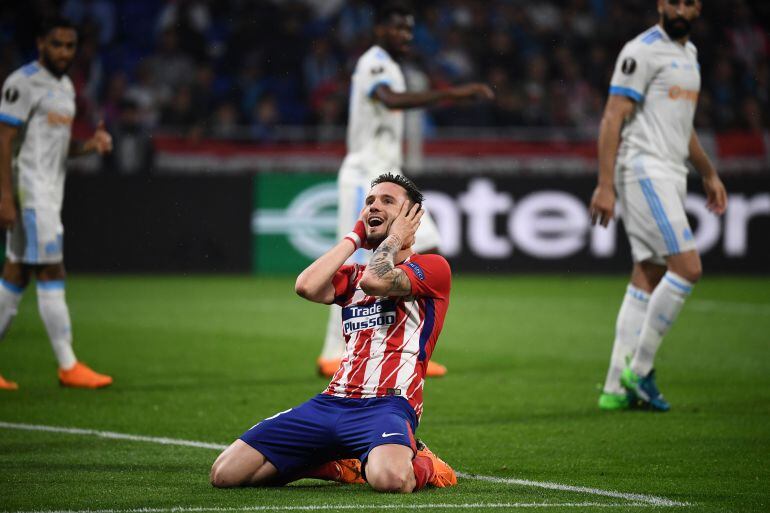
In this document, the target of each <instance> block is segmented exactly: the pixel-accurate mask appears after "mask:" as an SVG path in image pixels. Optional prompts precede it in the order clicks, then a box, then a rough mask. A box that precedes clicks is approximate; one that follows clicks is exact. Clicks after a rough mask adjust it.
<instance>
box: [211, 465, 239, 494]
mask: <svg viewBox="0 0 770 513" xmlns="http://www.w3.org/2000/svg"><path fill="white" fill-rule="evenodd" d="M209 481H210V482H211V486H214V487H215V488H233V487H236V486H244V484H245V483H244V476H243V475H237V473H236V472H234V469H233V468H232V465H228V462H227V460H226V459H225V460H220V459H217V461H215V462H214V464H213V465H212V466H211V472H210V473H209Z"/></svg>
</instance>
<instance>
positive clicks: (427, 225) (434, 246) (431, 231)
mask: <svg viewBox="0 0 770 513" xmlns="http://www.w3.org/2000/svg"><path fill="white" fill-rule="evenodd" d="M440 243H441V237H440V235H439V233H438V227H437V226H436V222H435V221H434V220H433V217H431V215H430V212H428V211H427V210H426V211H425V215H423V216H422V219H421V220H420V226H419V227H418V228H417V233H415V235H414V250H415V251H416V252H417V253H438V252H439V250H438V248H439V244H440ZM446 373H447V369H446V367H445V366H444V365H441V364H440V363H438V362H434V361H433V360H429V361H428V368H427V369H426V370H425V376H427V377H429V378H439V377H441V376H445V375H446Z"/></svg>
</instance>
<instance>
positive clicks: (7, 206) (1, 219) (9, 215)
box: [0, 198, 18, 228]
mask: <svg viewBox="0 0 770 513" xmlns="http://www.w3.org/2000/svg"><path fill="white" fill-rule="evenodd" d="M17 215H18V214H17V212H16V204H15V203H14V201H13V198H9V199H7V200H5V199H3V200H0V228H12V227H13V225H14V224H16V217H17Z"/></svg>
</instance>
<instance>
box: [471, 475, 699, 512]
mask: <svg viewBox="0 0 770 513" xmlns="http://www.w3.org/2000/svg"><path fill="white" fill-rule="evenodd" d="M457 477H464V478H466V479H476V480H479V481H486V482H489V483H499V484H512V485H520V486H532V487H535V488H546V489H548V490H559V491H563V492H578V493H587V494H591V495H601V496H604V497H612V498H614V499H625V500H627V501H636V502H640V503H645V504H649V505H651V506H669V507H673V506H689V505H690V503H688V502H679V501H674V500H671V499H666V498H665V497H656V496H654V495H644V494H640V493H623V492H616V491H614V490H602V489H600V488H590V487H588V486H572V485H565V484H561V483H549V482H547V481H530V480H529V479H514V478H507V477H492V476H479V475H476V474H466V473H465V472H457Z"/></svg>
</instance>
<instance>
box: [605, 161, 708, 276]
mask: <svg viewBox="0 0 770 513" xmlns="http://www.w3.org/2000/svg"><path fill="white" fill-rule="evenodd" d="M617 192H618V202H619V204H620V208H621V214H620V215H621V218H622V219H623V224H624V226H625V229H626V233H627V234H628V239H629V241H630V243H631V254H632V255H633V258H634V262H644V261H650V262H652V263H655V264H661V265H664V264H665V263H666V257H667V256H669V255H677V254H679V253H685V252H687V251H691V250H694V249H696V246H695V239H694V237H693V233H692V229H691V228H690V223H689V222H688V220H687V214H686V213H685V209H684V201H685V197H686V194H687V182H685V181H683V180H676V179H673V180H660V179H659V180H654V181H653V180H651V179H650V178H647V177H646V176H640V177H638V178H637V179H636V180H628V179H627V180H620V181H619V182H618V184H617Z"/></svg>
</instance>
